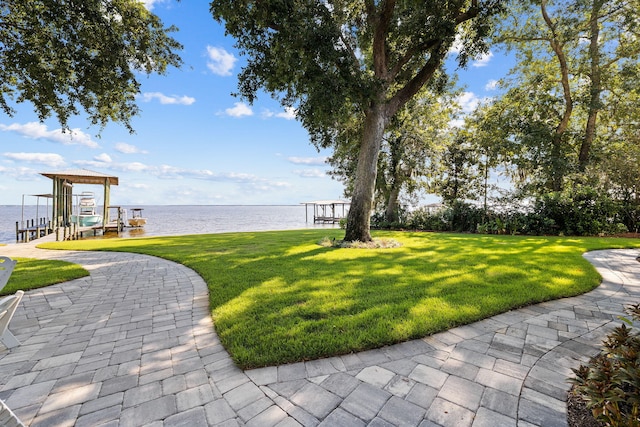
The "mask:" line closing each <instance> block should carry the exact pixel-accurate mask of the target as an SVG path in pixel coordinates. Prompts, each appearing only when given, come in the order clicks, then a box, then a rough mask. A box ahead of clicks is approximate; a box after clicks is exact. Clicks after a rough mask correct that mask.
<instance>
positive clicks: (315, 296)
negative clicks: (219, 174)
mask: <svg viewBox="0 0 640 427" xmlns="http://www.w3.org/2000/svg"><path fill="white" fill-rule="evenodd" d="M340 234H341V231H340V230H333V231H331V230H326V229H323V230H298V231H286V232H263V233H229V234H212V235H194V236H174V237H157V238H139V239H106V240H86V241H80V240H78V241H69V242H55V243H45V244H42V245H41V246H45V247H47V248H60V249H85V250H117V251H125V252H135V253H146V254H149V255H154V256H160V257H163V258H167V259H170V260H173V261H176V262H179V263H182V264H184V265H186V266H187V267H189V268H192V269H194V270H195V271H196V272H197V273H198V274H200V276H201V277H202V278H203V279H204V280H205V282H206V283H207V284H208V287H209V299H210V307H211V312H212V316H213V321H214V325H215V328H216V330H217V332H218V335H219V336H220V339H221V341H222V343H223V344H224V346H225V348H226V349H227V350H228V351H229V352H230V354H231V356H232V357H233V359H234V360H235V361H236V363H238V365H240V366H242V367H243V368H250V367H258V366H265V365H274V364H281V363H287V362H294V361H300V360H309V359H316V358H320V357H328V356H335V355H338V354H347V353H350V352H354V351H360V350H365V349H370V348H378V347H381V346H384V345H386V344H392V343H397V342H403V341H406V340H408V339H412V338H419V337H424V336H426V335H428V334H431V333H435V332H438V331H442V330H446V329H449V328H451V327H454V326H457V325H462V324H466V323H469V322H473V321H476V320H479V319H483V318H486V317H487V316H492V315H494V314H497V313H501V312H505V311H508V310H510V309H513V308H516V307H521V306H523V305H527V304H531V303H534V302H540V301H546V300H550V299H554V298H560V297H565V296H570V295H576V294H580V293H583V292H585V291H587V290H590V289H592V288H593V287H595V286H597V285H598V284H599V283H600V276H599V275H598V273H597V272H596V270H595V269H594V268H593V267H592V266H591V265H590V264H589V263H588V262H587V261H586V260H585V259H584V258H583V257H582V254H583V253H584V252H585V251H588V250H594V249H603V248H611V247H640V240H638V239H599V238H571V239H562V238H554V237H545V238H542V237H525V236H478V235H469V234H466V235H459V234H444V233H400V232H377V233H376V234H375V236H374V237H376V238H387V239H393V240H396V241H398V242H400V243H401V244H402V246H401V247H397V248H392V249H341V248H333V247H323V246H320V245H318V242H319V241H320V240H321V239H322V238H323V237H324V236H327V237H328V239H329V240H331V239H333V238H336V239H339V236H340Z"/></svg>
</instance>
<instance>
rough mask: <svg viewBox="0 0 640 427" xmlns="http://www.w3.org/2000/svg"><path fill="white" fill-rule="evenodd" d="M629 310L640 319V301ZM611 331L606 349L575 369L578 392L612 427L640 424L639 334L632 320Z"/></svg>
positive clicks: (588, 405)
mask: <svg viewBox="0 0 640 427" xmlns="http://www.w3.org/2000/svg"><path fill="white" fill-rule="evenodd" d="M626 311H627V313H628V314H629V315H631V318H632V319H633V320H635V321H640V304H635V305H631V306H629V307H627V308H626ZM622 320H624V321H625V322H626V323H628V324H629V325H630V327H627V326H626V325H625V324H624V323H623V324H622V325H621V326H618V327H617V328H615V329H614V330H613V332H611V333H610V334H609V335H608V336H607V339H606V340H605V341H604V351H603V353H602V354H600V355H599V356H597V357H595V358H593V359H591V361H590V362H589V363H588V364H587V365H581V366H580V367H579V368H577V369H573V372H574V373H575V375H576V378H574V379H572V380H571V381H572V382H573V383H574V384H575V385H576V392H577V393H578V394H579V395H580V396H581V397H582V398H583V399H584V400H585V401H586V403H587V407H588V408H589V409H591V412H592V413H593V416H594V417H595V418H596V419H598V420H600V421H602V422H604V423H605V424H606V425H607V426H611V427H638V426H640V333H639V332H638V330H637V328H634V327H633V323H632V321H630V320H629V319H625V318H623V319H622Z"/></svg>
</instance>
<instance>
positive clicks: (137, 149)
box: [0, 0, 510, 206]
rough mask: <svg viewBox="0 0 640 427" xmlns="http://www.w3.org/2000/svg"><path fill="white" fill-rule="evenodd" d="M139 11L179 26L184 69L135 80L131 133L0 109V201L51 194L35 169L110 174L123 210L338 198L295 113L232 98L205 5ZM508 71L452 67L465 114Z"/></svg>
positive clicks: (229, 55)
mask: <svg viewBox="0 0 640 427" xmlns="http://www.w3.org/2000/svg"><path fill="white" fill-rule="evenodd" d="M145 4H146V7H147V8H148V9H150V10H152V11H153V12H154V13H155V14H157V15H158V16H159V17H160V18H161V19H162V21H163V22H164V24H165V25H166V26H169V25H176V26H177V27H178V28H179V31H178V32H177V33H173V34H172V35H173V37H174V38H176V39H177V40H178V41H179V42H180V43H182V44H183V46H184V49H183V50H182V51H181V52H180V56H181V57H182V59H183V61H184V64H183V66H182V67H181V68H180V69H175V68H172V69H169V71H168V73H167V74H166V75H164V76H158V75H151V76H147V75H144V74H141V75H140V76H139V82H140V83H141V94H140V96H139V98H138V105H139V107H140V109H141V113H140V115H139V116H136V117H134V118H133V120H132V126H133V128H134V130H135V133H134V134H130V133H129V132H128V130H127V129H126V128H125V127H124V126H123V125H121V124H117V123H110V124H108V125H107V127H106V128H105V129H103V130H100V129H99V128H98V127H91V126H89V122H88V121H87V120H86V117H83V116H79V117H74V118H72V119H71V120H70V127H71V128H72V129H73V131H72V132H67V133H62V132H61V130H60V125H59V124H58V123H57V121H56V120H55V119H50V120H47V121H45V122H42V123H41V122H39V121H38V118H37V115H36V114H35V113H34V112H33V106H32V105H30V104H26V103H25V104H19V105H17V106H16V110H17V113H16V114H15V115H14V116H13V117H9V116H7V115H5V114H4V113H2V112H0V205H19V204H20V203H21V201H22V196H23V195H30V194H42V193H48V192H51V191H52V181H51V180H50V179H48V178H45V177H43V176H41V175H40V173H41V172H55V171H62V170H70V169H89V170H92V171H97V172H101V173H104V174H108V175H113V176H117V177H118V178H119V185H118V186H113V187H112V188H111V203H113V204H118V205H125V206H126V205H129V206H131V205H295V204H299V203H301V202H307V201H313V200H328V199H331V200H333V199H342V198H343V185H342V184H341V183H340V182H339V181H336V180H334V179H332V178H331V177H330V176H329V175H328V174H327V171H328V170H329V166H328V165H327V164H326V163H325V159H326V157H327V156H329V155H330V154H331V152H330V151H328V150H323V151H318V150H316V148H315V147H314V146H313V145H312V144H311V143H310V142H309V136H308V133H307V132H306V130H305V129H304V128H303V127H302V126H301V125H300V123H299V122H298V121H296V119H295V112H294V111H287V110H285V109H284V108H282V107H281V106H280V105H279V103H278V102H277V101H275V100H273V99H272V98H271V97H270V96H269V95H268V94H266V93H265V94H261V95H260V96H259V97H258V100H257V101H256V102H254V104H253V105H248V104H247V103H246V102H243V101H242V100H241V99H239V98H236V97H234V96H232V93H233V92H236V91H237V74H238V73H239V72H240V70H241V67H242V65H243V63H244V62H245V61H246V59H245V58H243V57H242V56H240V55H239V53H238V51H237V50H236V49H235V48H234V40H233V39H232V38H230V37H227V36H225V34H224V28H223V26H222V25H221V24H219V23H217V22H216V21H214V20H213V18H212V17H211V14H210V12H209V2H208V1H181V2H178V1H176V0H147V1H146V2H145ZM453 56H454V55H451V57H452V58H451V60H450V62H451V61H453ZM509 67H510V59H509V57H507V56H505V55H504V54H502V53H500V52H490V53H489V54H487V55H484V56H483V57H481V58H476V60H475V61H472V62H471V63H470V65H469V66H468V67H467V69H466V70H458V71H457V72H458V76H459V84H460V85H461V86H463V88H464V92H463V94H462V95H461V96H460V98H459V103H460V104H461V106H462V107H463V109H464V111H471V110H472V109H473V107H474V106H475V105H477V103H478V102H480V101H481V100H482V99H485V98H488V97H491V96H493V95H494V94H495V82H496V81H497V80H498V79H500V78H501V77H504V75H505V74H506V72H507V70H508V69H509ZM449 68H450V69H454V67H453V66H452V65H450V66H449ZM87 190H88V191H95V193H96V194H97V195H98V194H101V193H102V188H101V187H98V186H83V185H76V186H75V187H74V193H77V194H78V193H80V192H82V191H87ZM29 200H30V199H29V197H27V198H26V203H27V204H29V203H32V204H35V198H33V199H31V200H32V202H29ZM433 201H437V200H435V199H431V200H429V201H428V202H433Z"/></svg>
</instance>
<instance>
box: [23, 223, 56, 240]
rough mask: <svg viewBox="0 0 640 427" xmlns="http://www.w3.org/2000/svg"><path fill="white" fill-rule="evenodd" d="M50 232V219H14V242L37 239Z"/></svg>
mask: <svg viewBox="0 0 640 427" xmlns="http://www.w3.org/2000/svg"><path fill="white" fill-rule="evenodd" d="M52 232H53V230H52V229H51V221H47V219H46V218H39V219H28V220H26V221H16V243H18V242H29V241H31V240H35V239H39V238H41V237H44V236H47V235H49V234H51V233H52Z"/></svg>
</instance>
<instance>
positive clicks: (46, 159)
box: [4, 153, 65, 168]
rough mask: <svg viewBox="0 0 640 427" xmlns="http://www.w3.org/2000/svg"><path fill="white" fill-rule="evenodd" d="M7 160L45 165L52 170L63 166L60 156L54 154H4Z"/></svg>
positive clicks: (63, 162)
mask: <svg viewBox="0 0 640 427" xmlns="http://www.w3.org/2000/svg"><path fill="white" fill-rule="evenodd" d="M4 157H6V158H7V159H11V160H15V161H19V162H27V163H35V164H41V165H46V166H49V167H52V168H59V167H62V166H64V165H65V161H64V159H63V158H62V156H61V155H59V154H55V153H4Z"/></svg>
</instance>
